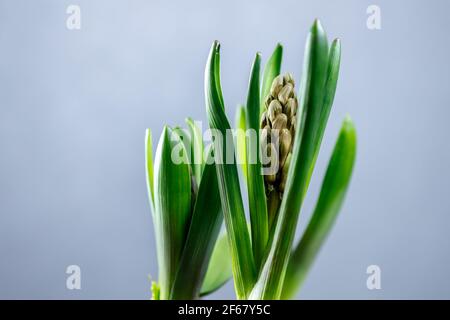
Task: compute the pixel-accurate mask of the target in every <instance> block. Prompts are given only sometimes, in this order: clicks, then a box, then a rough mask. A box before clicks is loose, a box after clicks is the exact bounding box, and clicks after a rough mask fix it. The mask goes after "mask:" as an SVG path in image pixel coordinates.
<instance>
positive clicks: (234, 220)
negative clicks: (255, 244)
mask: <svg viewBox="0 0 450 320" xmlns="http://www.w3.org/2000/svg"><path fill="white" fill-rule="evenodd" d="M219 50H220V45H219V43H218V42H217V41H215V42H214V43H213V45H212V47H211V51H210V54H209V57H208V61H207V64H206V69H205V100H206V111H207V114H208V122H209V126H210V128H211V129H215V130H217V131H218V132H219V133H220V134H221V137H222V138H223V139H215V142H214V155H215V162H216V172H217V180H218V182H219V191H220V198H221V202H222V211H223V214H224V218H225V225H226V227H227V235H228V241H229V245H230V252H231V257H232V266H233V275H234V285H235V289H236V295H237V297H238V299H244V298H246V297H247V294H248V293H249V292H250V290H251V288H252V286H253V283H254V281H255V276H256V272H255V262H254V260H253V254H252V248H251V243H250V237H249V234H248V230H247V226H246V220H245V212H244V205H243V203H242V195H241V190H240V186H239V177H238V172H237V167H236V161H234V162H232V163H228V161H225V160H226V158H227V156H230V155H228V154H227V149H230V148H227V143H225V142H228V144H230V143H233V134H232V133H231V130H230V129H231V128H230V124H229V122H228V119H227V117H226V115H225V110H224V105H223V97H222V92H221V88H220V74H219V59H220V53H219ZM231 149H232V150H233V151H234V148H231ZM232 156H233V159H235V157H234V155H232Z"/></svg>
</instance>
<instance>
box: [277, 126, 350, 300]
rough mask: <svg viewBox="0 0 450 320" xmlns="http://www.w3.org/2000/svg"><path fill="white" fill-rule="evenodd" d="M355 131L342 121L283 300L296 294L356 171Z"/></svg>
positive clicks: (290, 268)
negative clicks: (354, 168)
mask: <svg viewBox="0 0 450 320" xmlns="http://www.w3.org/2000/svg"><path fill="white" fill-rule="evenodd" d="M355 155H356V131H355V128H354V125H353V122H352V121H351V119H350V118H348V117H347V118H346V119H345V120H344V122H343V124H342V128H341V132H340V134H339V137H338V140H337V142H336V145H335V147H334V151H333V154H332V156H331V159H330V162H329V163H328V169H327V171H326V174H325V178H324V180H323V183H322V188H321V191H320V196H319V199H318V201H317V204H316V207H315V209H314V213H313V215H312V218H311V220H310V222H309V224H308V227H307V228H306V231H305V233H304V234H303V237H302V238H301V240H300V242H299V244H298V245H297V247H296V248H295V249H294V251H293V253H292V254H291V257H290V259H289V264H288V268H287V271H286V278H285V280H284V286H283V294H282V298H283V299H289V298H292V297H294V296H295V293H296V291H297V290H298V288H299V287H300V286H301V284H302V282H303V280H304V279H305V277H306V275H307V273H308V270H309V269H310V267H311V265H312V263H313V262H314V258H315V257H316V255H317V253H318V252H319V250H320V247H321V246H322V244H323V243H324V241H325V239H326V237H327V235H328V234H329V232H330V230H331V228H332V226H333V223H334V221H335V220H336V217H337V215H338V213H339V210H340V208H341V206H342V203H343V201H344V198H345V194H346V191H347V188H348V185H349V182H350V178H351V175H352V171H353V164H354V161H355Z"/></svg>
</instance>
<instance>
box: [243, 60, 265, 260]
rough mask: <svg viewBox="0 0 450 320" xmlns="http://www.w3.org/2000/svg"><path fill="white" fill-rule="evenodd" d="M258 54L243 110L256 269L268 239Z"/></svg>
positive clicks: (259, 61)
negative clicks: (261, 155) (262, 160)
mask: <svg viewBox="0 0 450 320" xmlns="http://www.w3.org/2000/svg"><path fill="white" fill-rule="evenodd" d="M260 65H261V56H260V55H259V53H257V54H256V57H255V61H254V62H253V67H252V71H251V75H250V81H249V88H248V96H247V108H246V112H245V115H246V117H245V119H246V128H247V130H249V131H250V132H251V133H254V136H253V135H249V136H248V138H247V140H246V151H247V152H246V153H247V156H246V159H247V160H248V163H247V189H248V202H249V207H250V225H251V230H252V248H253V256H254V259H255V265H256V268H257V269H259V266H260V264H261V261H262V259H263V255H264V250H265V248H266V245H267V240H268V238H269V230H268V229H269V227H268V224H269V222H268V215H267V203H266V192H265V188H264V178H263V175H262V174H261V159H260V157H259V103H260V99H259V73H260Z"/></svg>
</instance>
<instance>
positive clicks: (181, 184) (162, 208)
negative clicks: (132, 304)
mask: <svg viewBox="0 0 450 320" xmlns="http://www.w3.org/2000/svg"><path fill="white" fill-rule="evenodd" d="M186 154H187V153H186V149H185V148H184V144H183V143H182V141H181V138H180V136H179V135H178V134H176V132H175V131H174V130H171V129H170V128H169V127H167V126H165V127H164V130H163V133H162V134H161V138H160V140H159V143H158V147H157V149H156V156H155V179H154V192H155V199H154V201H155V215H154V218H155V219H154V224H155V229H156V242H157V252H158V268H159V279H158V282H159V286H160V298H161V299H162V300H166V299H168V298H169V296H170V289H171V287H172V284H173V281H174V280H175V276H176V272H177V270H178V263H179V261H180V257H181V252H182V250H183V247H184V241H185V239H186V235H187V231H188V230H187V226H188V223H189V220H190V215H191V178H190V173H189V165H188V159H187V155H186ZM172 155H173V156H174V158H173V159H172ZM177 156H178V158H177Z"/></svg>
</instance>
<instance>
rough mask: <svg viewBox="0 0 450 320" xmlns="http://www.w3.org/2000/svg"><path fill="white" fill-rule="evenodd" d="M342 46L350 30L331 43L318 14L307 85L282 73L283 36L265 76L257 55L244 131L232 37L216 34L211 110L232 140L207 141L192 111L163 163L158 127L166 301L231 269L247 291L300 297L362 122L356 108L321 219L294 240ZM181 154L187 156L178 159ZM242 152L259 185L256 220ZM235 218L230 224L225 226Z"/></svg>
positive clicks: (168, 138) (153, 173) (160, 287)
mask: <svg viewBox="0 0 450 320" xmlns="http://www.w3.org/2000/svg"><path fill="white" fill-rule="evenodd" d="M340 51H341V48H340V42H339V40H334V41H333V42H332V44H331V46H330V47H328V42H327V38H326V35H325V32H324V30H323V28H322V26H321V24H320V22H319V21H318V20H316V21H315V22H314V24H313V26H312V27H311V30H310V33H309V36H308V40H307V44H306V48H305V56H304V64H303V74H302V77H301V79H300V82H299V86H298V87H299V89H298V93H297V88H296V81H295V80H294V77H293V75H292V74H291V73H285V74H281V61H282V55H283V48H282V46H281V45H280V44H278V45H277V46H276V48H275V50H274V52H273V54H272V56H271V57H270V59H269V60H268V61H267V63H266V65H265V69H264V72H263V77H262V80H261V81H260V73H261V72H260V71H261V70H260V69H261V57H260V54H259V53H258V54H256V57H255V59H254V63H253V66H252V69H251V73H250V80H249V87H248V96H247V101H246V104H245V106H240V107H238V109H237V112H236V129H238V130H235V131H234V132H233V131H232V130H231V126H230V122H229V120H228V118H227V116H226V113H225V106H224V99H223V96H222V89H221V85H220V44H219V43H218V42H217V41H215V42H214V43H213V45H212V47H211V50H210V54H209V57H208V61H207V65H206V69H205V99H206V110H207V116H208V122H209V126H210V129H211V130H214V131H215V132H216V133H219V134H220V136H221V137H222V138H220V139H218V138H217V137H216V138H215V139H212V140H213V142H212V143H211V144H210V145H209V146H208V147H205V146H204V142H203V140H202V135H201V132H200V130H199V128H198V126H196V125H195V123H194V122H193V121H192V120H191V119H188V120H187V121H186V122H187V125H188V130H182V129H181V128H178V127H175V128H170V127H167V126H166V127H165V128H164V130H163V133H162V135H161V138H160V140H159V144H158V147H157V151H156V156H155V162H154V163H155V167H154V168H153V155H152V139H151V133H150V131H149V130H148V131H147V136H146V164H147V168H146V169H147V182H148V190H149V198H150V204H151V207H152V212H153V221H154V226H155V235H156V243H157V258H158V268H159V278H158V282H157V283H156V282H154V283H153V285H152V292H153V298H154V299H196V298H199V297H201V296H203V295H205V294H208V293H211V292H213V291H214V290H216V289H218V288H220V286H222V285H223V284H224V283H225V282H226V281H227V280H228V279H229V278H230V277H231V276H233V279H234V286H235V292H236V296H237V298H238V299H289V298H293V297H294V296H295V293H296V292H297V290H298V289H299V287H300V286H301V284H302V282H303V280H304V279H305V276H306V275H307V272H308V270H309V268H310V266H311V265H312V262H313V261H314V258H315V256H316V255H317V253H318V251H319V249H320V247H321V245H322V244H323V242H324V240H325V238H326V236H327V234H328V233H329V231H330V229H331V227H332V225H333V222H334V221H335V218H336V216H337V214H338V212H339V210H340V207H341V205H342V203H343V200H344V197H345V194H346V191H347V188H348V185H349V182H350V177H351V173H352V170H353V164H354V160H355V155H356V132H355V129H354V126H353V123H352V121H351V119H350V118H349V117H346V118H345V119H344V121H343V124H342V127H341V130H340V132H339V135H338V138H337V142H336V144H335V147H334V150H333V152H332V155H331V159H330V161H329V164H328V167H327V170H326V173H325V176H324V179H323V182H322V187H321V190H320V194H319V197H318V200H317V203H316V206H315V209H314V212H313V214H312V217H311V220H310V221H309V223H308V225H307V227H306V230H305V232H304V234H303V235H302V237H301V238H300V241H299V242H298V243H297V244H294V235H295V231H296V226H297V221H298V217H299V213H300V209H301V206H302V203H303V200H304V198H305V194H306V192H307V189H308V186H309V182H310V179H311V176H312V173H313V170H314V166H315V162H316V159H317V157H318V154H319V149H320V145H321V142H322V137H323V134H324V131H325V127H326V124H327V121H328V117H329V114H330V110H331V106H332V104H333V100H334V95H335V91H336V87H337V79H338V74H339V66H340ZM236 132H237V134H236ZM249 132H250V133H251V132H256V134H254V135H252V134H248V133H249ZM235 138H236V143H234V142H233V141H234V140H235ZM230 141H231V144H230ZM255 150H256V152H255ZM174 153H175V154H177V155H178V159H181V161H175V162H174V161H173V154H174ZM236 156H237V160H239V161H238V163H240V164H241V170H242V173H243V177H244V180H245V186H246V191H247V193H248V212H249V217H250V218H249V219H247V218H246V215H245V209H244V208H245V206H244V203H243V200H242V194H241V189H240V181H239V175H238V166H237V161H235V160H236ZM225 159H227V160H226V161H225ZM229 159H231V160H232V161H229ZM223 220H224V221H225V227H226V232H224V233H222V234H221V235H219V233H220V228H221V225H222V221H223Z"/></svg>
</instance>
